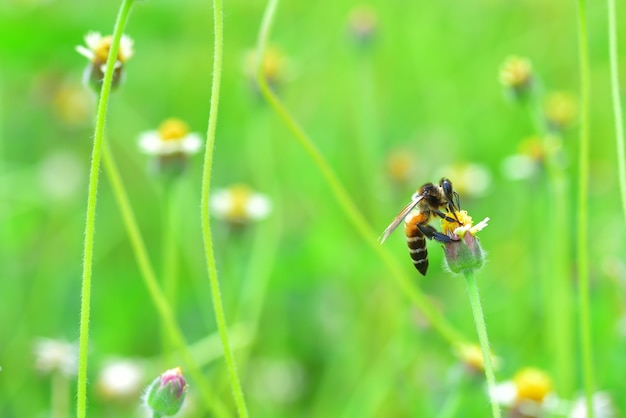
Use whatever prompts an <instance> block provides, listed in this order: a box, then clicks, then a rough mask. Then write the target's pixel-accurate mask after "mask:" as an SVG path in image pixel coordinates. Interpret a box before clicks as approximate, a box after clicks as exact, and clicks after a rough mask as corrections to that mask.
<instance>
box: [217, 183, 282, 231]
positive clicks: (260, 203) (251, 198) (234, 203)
mask: <svg viewBox="0 0 626 418" xmlns="http://www.w3.org/2000/svg"><path fill="white" fill-rule="evenodd" d="M209 205H210V208H211V212H212V213H213V214H214V215H215V217H217V218H219V219H223V220H226V221H228V222H229V223H231V224H233V225H245V224H248V223H251V222H254V221H260V220H262V219H265V218H267V217H268V215H269V214H270V212H271V210H272V202H271V201H270V200H269V198H268V197H267V196H265V195H263V194H260V193H256V192H254V191H253V190H252V189H250V188H249V187H248V186H246V185H243V184H235V185H233V186H230V187H229V188H227V189H221V190H216V191H215V193H214V194H213V195H212V196H211V199H210V202H209Z"/></svg>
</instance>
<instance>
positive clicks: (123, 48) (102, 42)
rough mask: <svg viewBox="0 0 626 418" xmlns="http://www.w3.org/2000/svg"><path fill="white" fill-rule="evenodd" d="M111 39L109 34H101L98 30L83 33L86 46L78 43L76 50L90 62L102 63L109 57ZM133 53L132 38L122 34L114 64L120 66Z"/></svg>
mask: <svg viewBox="0 0 626 418" xmlns="http://www.w3.org/2000/svg"><path fill="white" fill-rule="evenodd" d="M112 40H113V38H112V37H111V36H102V35H101V34H100V33H99V32H89V33H87V35H85V45H87V47H86V48H85V47H84V46H82V45H78V46H76V51H77V52H78V53H79V54H80V55H82V56H84V57H85V58H87V59H88V60H89V61H91V62H92V63H94V64H98V65H104V64H106V62H107V58H108V57H109V50H110V49H111V42H112ZM133 54H134V50H133V40H132V39H131V38H130V37H128V36H126V35H122V39H121V40H120V47H119V49H118V52H117V62H116V63H115V66H116V67H120V66H121V65H122V64H123V63H125V62H126V61H128V60H129V59H130V58H131V57H132V56H133Z"/></svg>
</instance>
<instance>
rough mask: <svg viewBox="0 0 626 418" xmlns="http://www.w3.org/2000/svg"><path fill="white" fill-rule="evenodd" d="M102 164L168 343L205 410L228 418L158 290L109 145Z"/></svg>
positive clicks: (105, 150) (161, 292)
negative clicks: (192, 381)
mask: <svg viewBox="0 0 626 418" xmlns="http://www.w3.org/2000/svg"><path fill="white" fill-rule="evenodd" d="M102 162H103V164H104V170H105V172H106V174H107V176H108V178H109V181H110V182H111V188H112V190H113V195H114V196H115V200H116V202H117V206H118V207H119V210H120V213H121V215H122V219H123V221H124V226H125V228H126V233H127V234H128V238H129V240H130V244H131V246H132V248H133V252H134V254H135V259H136V260H137V264H138V265H139V270H140V271H141V277H142V279H143V281H144V284H145V285H146V288H147V289H148V292H149V294H150V297H151V299H152V302H153V303H154V306H155V307H156V310H157V313H158V315H159V317H160V320H161V323H162V328H163V329H164V330H166V331H167V334H168V337H169V339H170V340H171V341H172V342H173V343H174V344H175V346H176V347H177V349H178V351H179V354H180V356H181V359H182V361H183V363H184V365H185V368H186V369H188V370H189V374H190V376H191V378H192V379H193V380H194V382H195V383H196V385H197V386H198V390H199V392H200V394H201V396H202V400H203V402H204V403H205V406H206V407H207V408H208V409H211V410H213V412H214V413H215V414H216V415H217V416H221V417H225V416H228V414H227V413H226V409H225V407H224V406H223V405H222V403H221V402H220V401H219V399H218V398H216V397H215V396H214V395H213V392H212V390H211V388H210V385H209V383H208V381H207V380H206V379H205V378H204V376H203V375H202V372H201V370H200V367H199V366H198V364H197V362H196V360H195V359H194V357H193V355H192V353H191V350H190V348H189V346H188V345H187V343H186V342H185V339H184V337H183V333H182V331H181V330H180V328H179V327H178V324H177V323H176V319H175V318H174V314H173V312H172V309H171V307H170V305H169V304H168V300H167V298H166V297H165V295H164V294H163V291H162V290H161V288H160V287H159V284H158V280H157V278H156V274H155V273H154V268H153V267H152V264H151V262H150V258H149V257H148V251H147V250H146V246H145V244H144V240H143V238H142V236H141V232H140V231H139V227H138V226H137V220H136V218H135V215H134V213H133V209H132V207H131V205H130V201H129V199H128V194H127V193H126V189H125V188H124V184H123V182H122V177H121V176H120V173H119V170H118V169H117V165H116V163H115V160H114V158H113V153H112V152H111V149H110V148H109V144H108V143H107V142H106V141H104V143H103V146H102Z"/></svg>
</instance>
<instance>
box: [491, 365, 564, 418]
mask: <svg viewBox="0 0 626 418" xmlns="http://www.w3.org/2000/svg"><path fill="white" fill-rule="evenodd" d="M489 396H490V397H491V401H492V402H496V403H498V404H500V405H502V406H506V407H509V408H511V416H515V417H540V416H543V415H544V413H549V412H550V411H556V410H557V409H559V407H560V401H559V400H558V398H557V397H556V396H555V395H554V393H553V391H552V379H551V378H550V376H549V375H548V374H547V373H545V372H544V371H542V370H539V369H536V368H532V367H527V368H524V369H522V370H520V371H518V372H517V373H516V374H515V376H513V379H511V380H508V381H505V382H502V383H500V384H497V385H496V386H495V387H494V388H493V390H492V391H491V393H490V394H489Z"/></svg>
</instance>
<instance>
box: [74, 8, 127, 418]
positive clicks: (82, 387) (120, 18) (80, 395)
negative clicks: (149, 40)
mask: <svg viewBox="0 0 626 418" xmlns="http://www.w3.org/2000/svg"><path fill="white" fill-rule="evenodd" d="M133 3H134V0H123V1H122V5H121V6H120V10H119V13H118V15H117V20H116V22H115V28H114V30H113V39H112V41H111V48H110V51H109V57H108V59H107V63H106V69H105V72H104V80H103V82H102V90H101V92H100V96H99V101H98V108H97V111H96V127H95V132H94V140H93V149H92V152H91V166H90V168H89V189H88V197H87V213H86V221H85V243H84V249H83V273H82V285H81V301H80V331H79V343H78V344H79V355H78V383H77V395H76V416H77V417H78V418H85V416H86V415H87V360H88V350H89V314H90V311H91V271H92V263H93V248H94V234H95V230H96V201H97V196H98V178H99V173H100V154H101V147H102V137H103V134H104V123H105V119H106V113H107V105H108V103H109V94H110V92H111V83H112V81H113V71H114V67H115V63H116V61H117V51H118V49H119V45H120V40H121V39H122V34H123V33H124V27H125V26H126V22H127V21H128V17H129V15H130V10H131V8H132V6H133Z"/></svg>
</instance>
